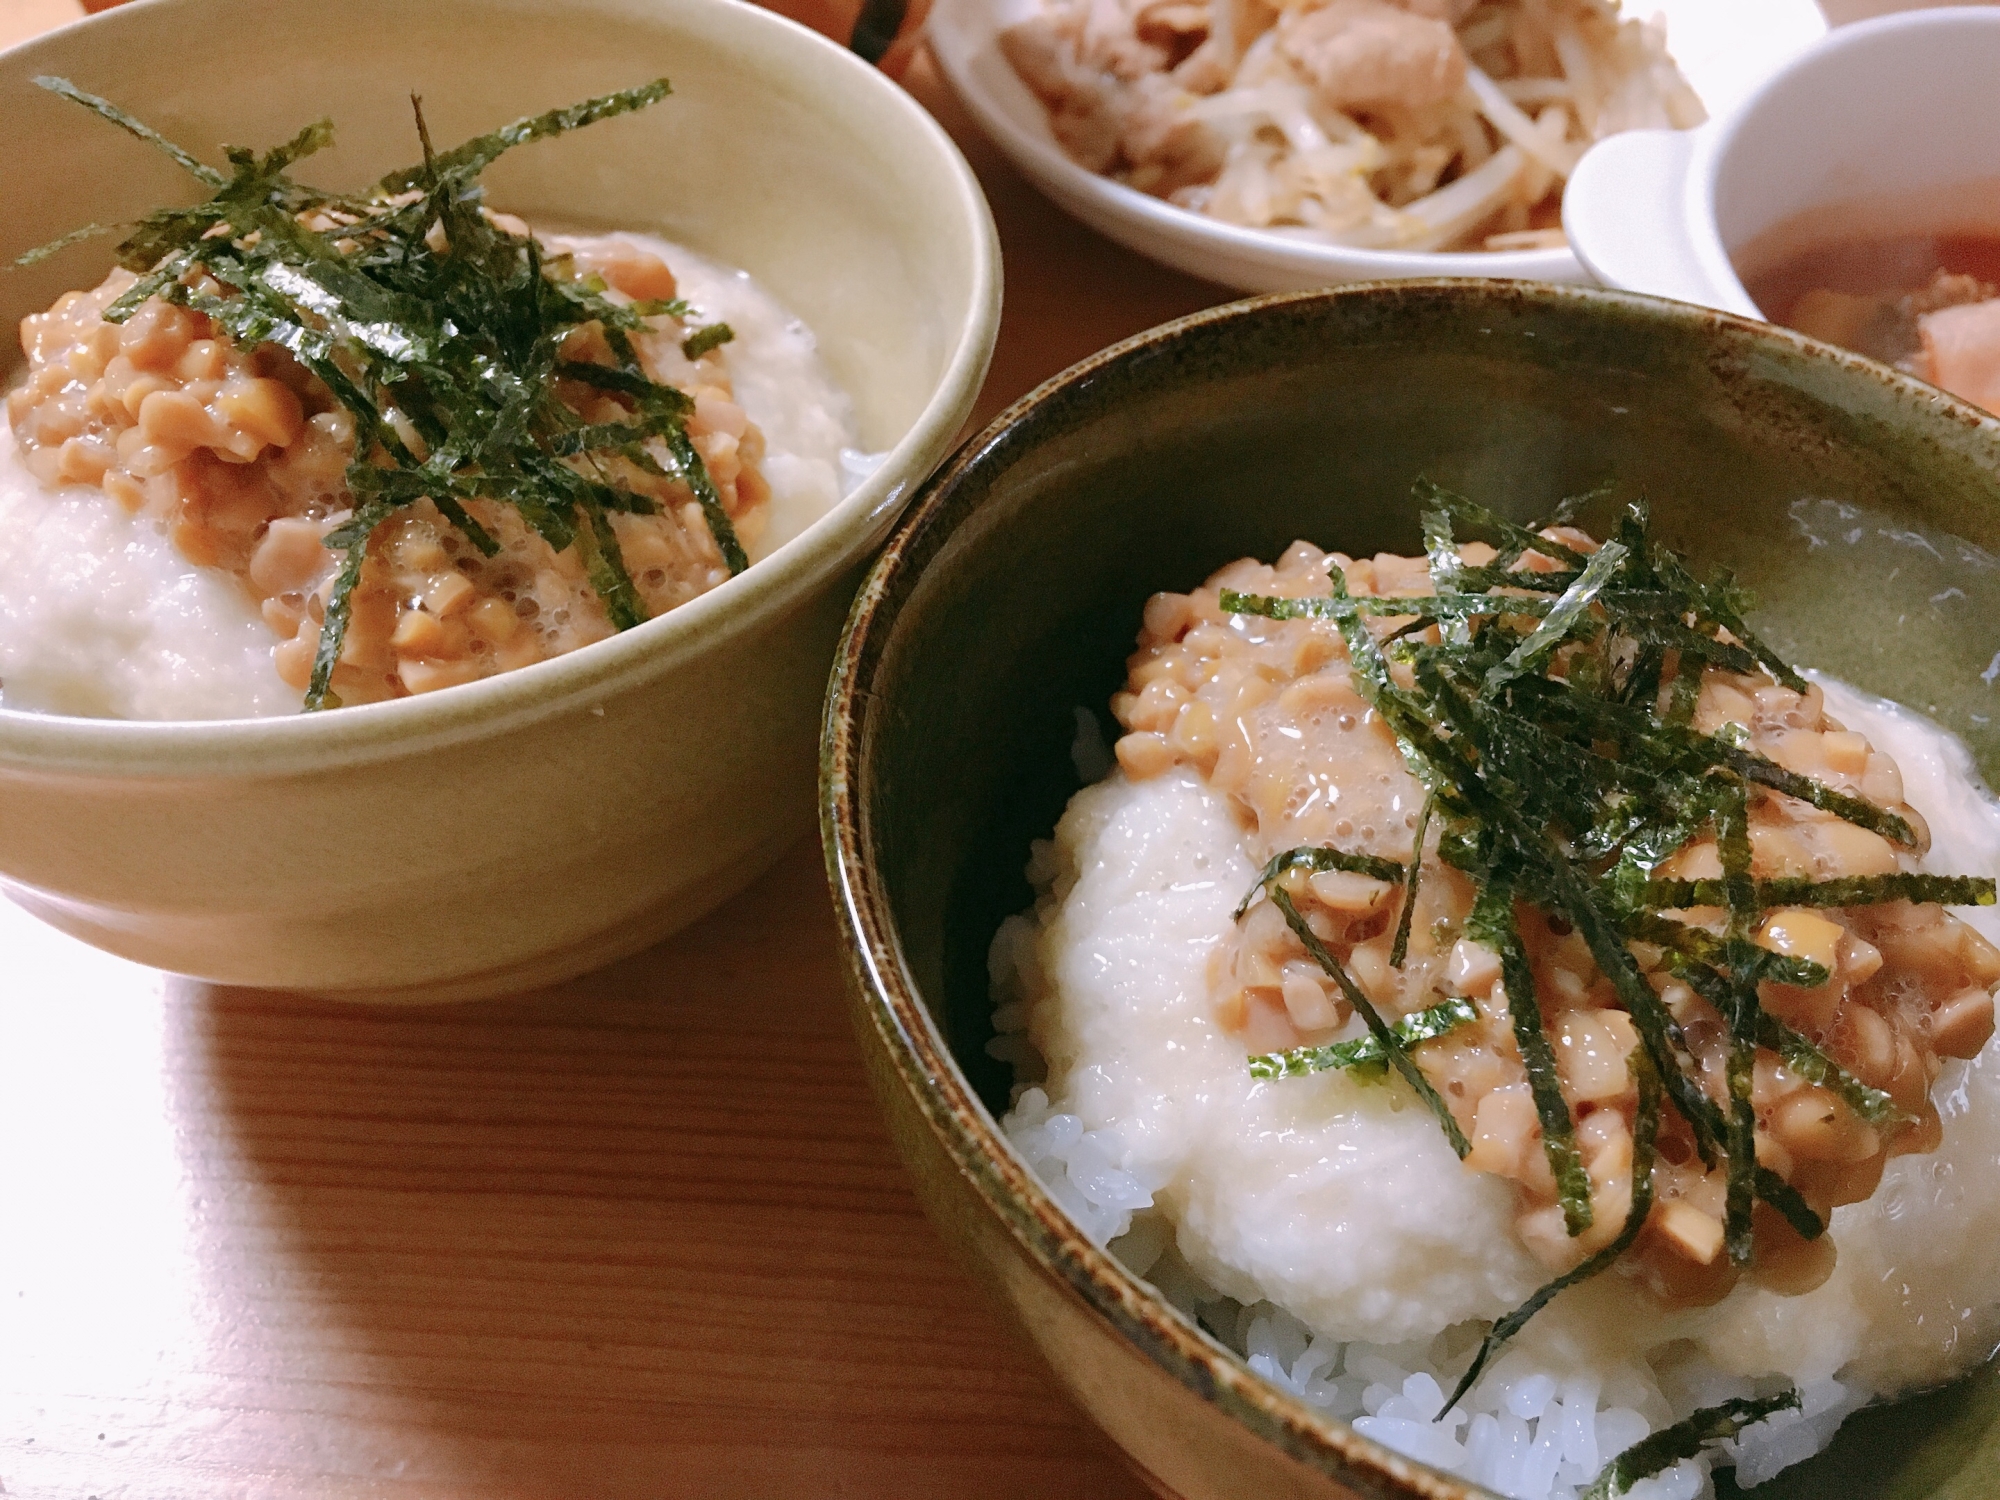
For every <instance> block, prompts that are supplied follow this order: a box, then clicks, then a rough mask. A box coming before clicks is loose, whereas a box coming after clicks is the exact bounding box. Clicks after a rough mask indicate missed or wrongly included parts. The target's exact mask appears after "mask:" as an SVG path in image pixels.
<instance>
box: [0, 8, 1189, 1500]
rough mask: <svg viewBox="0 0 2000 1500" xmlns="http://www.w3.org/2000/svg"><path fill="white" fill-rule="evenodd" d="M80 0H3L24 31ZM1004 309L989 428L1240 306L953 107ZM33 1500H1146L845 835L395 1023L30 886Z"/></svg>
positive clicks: (13, 1247)
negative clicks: (919, 1199) (987, 1228)
mask: <svg viewBox="0 0 2000 1500" xmlns="http://www.w3.org/2000/svg"><path fill="white" fill-rule="evenodd" d="M74 14H76V3H75V0H0V42H6V43H11V42H12V41H14V40H17V39H19V38H20V37H23V36H27V35H31V34H33V33H34V32H35V31H36V30H39V29H40V28H41V27H44V26H47V25H53V24H56V23H57V22H59V21H61V20H64V19H68V18H70V17H71V16H73V15H74ZM909 83H910V86H911V87H912V89H913V90H914V91H915V92H916V93H917V94H918V95H919V96H920V97H921V98H922V99H923V100H924V101H925V103H926V104H928V105H930V106H931V107H932V108H933V109H935V110H936V111H937V113H938V114H939V115H940V116H941V117H942V118H943V119H944V121H945V123H946V124H947V125H948V126H949V127H950V128H951V130H952V132H953V133H954V135H956V136H957V138H958V139H959V141H960V142H961V143H962V144H963V145H964V146H965V148H966V152H967V154H968V156H970V157H971V158H972V160H973V163H974V165H975V166H976V167H977V168H978V170H979V174H980V177H981V179H982V180H983V181H984V183H985V185H986V190H987V192H988V194H989V195H990V197H991V199H992V202H993V208H994V212H995V214H996V215H997V217H998V219H999V222H1000V233H1001V239H1002V241H1003V243H1004V244H1005V246H1006V255H1007V272H1008V290H1007V317H1006V321H1005V324H1004V326H1003V329H1002V332H1001V338H1000V349H999V354H998V357H997V358H996V360H995V362H994V366H993V373H992V376H991V378H990V379H989V381H988V382H987V385H986V389H985V391H984V392H983V394H982V396H981V399H980V405H979V410H978V414H977V417H976V420H977V421H980V422H983V421H984V420H985V418H986V417H987V416H988V415H990V414H991V413H993V412H995V411H997V410H998V409H999V408H1000V407H1001V406H1002V405H1004V404H1005V403H1006V402H1007V401H1009V400H1011V399H1012V398H1013V397H1015V396H1016V395H1018V394H1020V393H1021V392H1023V391H1025V390H1027V389H1028V388H1029V387H1030V386H1032V385H1033V384H1034V383H1035V382H1036V381H1038V380H1040V379H1042V378H1043V377H1045V376H1047V375H1049V374H1052V373H1054V372H1055V371H1057V370H1059V369H1061V368H1062V367H1063V366H1065V365H1067V364H1069V363H1071V362H1072V361H1073V360H1075V359H1077V358H1079V357H1081V356H1082V355H1084V354H1087V353H1089V352H1091V351H1092V350H1094V349H1096V348H1098V347H1100V346H1101V345H1103V344H1106V343H1108V342H1110V341H1112V340H1113V339H1116V338H1119V337H1122V336H1124V335H1126V334H1128V333H1132V332H1135V331H1137V330H1139V329H1141V328H1144V327H1147V326H1149V325H1150V324H1153V323H1156V322H1159V321H1161V320H1162V319H1165V318H1168V317H1172V316H1175V315H1177V314H1180V313H1183V312H1187V311H1190V310H1193V309H1195V308H1198V307H1202V306H1205V305H1207V304H1209V303H1211V302H1214V301H1219V300H1222V299H1223V298H1224V297H1225V296H1226V294H1225V293H1223V292H1221V291H1220V290H1219V289H1217V288H1213V287H1209V286H1205V285H1202V284H1200V283H1198V282H1194V281H1190V280H1187V279H1185V278H1181V277H1177V276H1174V275H1171V274H1170V273H1167V272H1165V271H1162V270H1159V269H1158V268H1156V267H1153V266H1151V265H1149V264H1147V263H1146V262H1144V261H1141V260H1138V259H1137V258H1135V257H1133V256H1130V255H1127V254H1125V253H1124V252H1122V251H1119V250H1116V249H1114V248H1113V247H1111V246H1110V245H1108V244H1106V243H1105V242H1103V241H1101V240H1099V239H1097V238H1096V237H1095V236H1093V235H1091V234H1089V233H1088V232H1086V231H1085V230H1083V229H1082V228H1081V227H1079V226H1078V225H1076V224H1074V223H1071V222H1070V221H1069V220H1067V219H1065V218H1063V217H1061V216H1060V215H1059V214H1057V213H1056V212H1055V211H1054V210H1053V209H1051V208H1049V207H1048V206H1047V205H1046V204H1045V203H1044V202H1043V201H1042V200H1041V199H1040V198H1039V197H1038V196H1037V195H1036V194H1035V193H1034V192H1033V191H1032V190H1031V189H1029V188H1028V187H1027V186H1026V185H1025V184H1024V183H1023V182H1021V180H1020V179H1019V178H1017V177H1016V176H1015V175H1014V174H1013V173H1012V172H1011V171H1010V170H1009V169H1008V168H1006V167H1005V166H1004V165H1003V164H1002V163H1001V162H1000V160H999V159H998V157H997V156H996V155H995V153H993V152H992V151H991V150H990V149H989V148H987V147H986V146H985V144H984V143H983V142H982V141H981V140H980V139H979V138H978V137H977V135H976V133H975V132H974V130H973V129H972V127H971V126H970V124H969V123H968V122H967V121H965V120H964V119H963V118H962V116H961V115H960V114H959V113H958V112H957V111H956V110H955V109H954V108H953V107H952V106H951V104H950V102H949V101H948V100H947V99H946V98H945V97H944V96H943V94H942V91H941V90H940V88H939V86H938V83H937V80H936V79H935V77H934V75H932V74H931V72H930V71H929V69H928V67H927V65H926V64H925V62H924V61H923V60H922V59H920V60H919V62H918V64H917V66H916V68H915V69H914V70H913V72H912V74H911V75H910V78H909ZM0 955H4V958H3V959H0V963H4V978H0V1494H4V1495H7V1496H14V1497H20V1496H33V1497H36V1500H86V1497H101V1500H224V1497H228V1500H262V1497H267V1496H270V1497H292V1496H301V1497H303V1496H312V1497H335V1496H339V1497H346V1496H355V1497H359V1496H368V1497H396V1500H404V1497H409V1500H416V1497H467V1500H471V1497H478V1500H486V1497H501V1496H506V1497H549V1500H618V1497H627V1496H630V1497H661V1496H678V1495H702V1496H746V1497H749V1496H758V1497H763V1496H779V1495H800V1496H808V1495H809V1496H814V1497H819V1496H848V1497H856V1500H865V1497H876V1496H881V1497H888V1496H895V1497H898V1500H916V1497H922V1496H932V1495H935V1496H940V1497H952V1500H980V1497H986V1496H992V1497H1002V1496H1006V1497H1018V1496H1026V1495H1033V1496H1036V1497H1041V1500H1069V1497H1075V1500H1083V1497H1092V1500H1137V1497H1138V1496H1140V1494H1141V1493H1142V1491H1141V1490H1140V1489H1139V1487H1138V1485H1137V1484H1136V1483H1135V1482H1134V1481H1133V1480H1131V1479H1130V1478H1129V1477H1127V1476H1126V1474H1125V1473H1124V1471H1123V1469H1122V1468H1120V1466H1119V1465H1118V1462H1117V1460H1116V1458H1115V1457H1114V1456H1113V1454H1112V1453H1111V1451H1110V1449H1109V1447H1108V1445H1107V1444H1106V1443H1105V1442H1104V1441H1103V1440H1102V1439H1100V1438H1099V1437H1098V1436H1097V1435H1096V1434H1095V1432H1094V1431H1092V1430H1090V1429H1089V1428H1087V1427H1086V1426H1085V1425H1084V1423H1083V1422H1082V1420H1081V1419H1080V1418H1079V1417H1078V1416H1077V1415H1076V1414H1075V1413H1074V1412H1073V1411H1072V1410H1071V1409H1070V1408H1069V1407H1068V1406H1067V1405H1066V1404H1065V1403H1064V1402H1063V1401H1062V1400H1061V1399H1059V1398H1058V1397H1057V1396H1056V1395H1055V1393H1054V1392H1053V1390H1052V1389H1051V1388H1050V1387H1049V1385H1048V1384H1047V1383H1046V1382H1045V1380H1044V1378H1043V1376H1042V1374H1041V1373H1040V1371H1039V1369H1038V1368H1037V1367H1036V1366H1035V1364H1034V1363H1033V1360H1032V1358H1031V1357H1030V1356H1029V1355H1028V1354H1027V1353H1026V1352H1025V1350H1024V1348H1023V1347H1021V1346H1018V1345H1017V1344H1016V1343H1015V1342H1014V1340H1013V1337H1012V1336H1011V1335H1010V1334H1009V1333H1008V1332H1007V1331H1006V1330H1005V1329H1004V1328H1003V1327H1002V1326H1001V1324H1000V1322H999V1320H998V1319H997V1318H996V1317H995V1315H994V1314H993V1313H992V1312H991V1311H990V1310H989V1308H988V1307H987V1306H986V1304H985V1303H984V1302H983V1301H982V1300H981V1297H980V1294H979V1293H978V1292H977V1291H976V1290H975V1289H974V1287H973V1286H972V1285H971V1284H970V1283H969V1282H968V1281H967V1280H965V1279H964V1278H963V1277H962V1276H961V1275H960V1273H959V1272H958V1271H957V1270H956V1269H955V1268H954V1267H953V1266H952V1265H951V1264H950V1263H948V1262H947V1261H946V1260H945V1259H944V1255H943V1250H942V1247H941V1246H940V1244H939V1242H938V1240H937V1239H936V1237H935V1236H934V1235H933V1233H932V1231H931V1229H930V1227H929V1226H928V1225H927V1224H926V1223H925V1222H924V1220H923V1219H922V1217H921V1216H920V1215H919V1213H918V1211H917V1207H916V1204H915V1202H914V1201H913V1199H912V1198H911V1195H910V1192H909V1189H908V1187H907V1186H906V1184H905V1181H904V1177H903V1173H902V1169H901V1168H900V1166H899V1165H898V1163H897V1162H896V1160H895V1158H894V1156H893V1155H892V1154H891V1151H890V1148H889V1142H888V1140H887V1138H886V1136H885V1135H884V1133H883V1131H882V1128H881V1126H880V1124H879V1122H878V1120H877V1117H876V1112H875V1107H874V1103H873V1101H872V1100H871V1099H870V1097H869V1095H868V1092H867V1088H866V1086H865V1084H864V1082H863V1079H862V1074H861V1069H860V1066H859V1059H858V1056H857V1053H856V1051H855V1047H854V1043H853V1041H852V1040H851V1039H850V1037H849V1034H848V1028H847V1022H846V1020H845V1017H844V1015H843V1012H842V1001H841V997H840V994H839V988H840V978H839V954H838V952H837V950H836V939H835V934H834V928H833V920H832V913H831V910H830V908H829V905H828V902H827V896H826V891H825V888H824V884H823V880H822V876H821V873H820V862H819V851H818V849H817V848H816V847H814V846H813V845H811V844H801V845H799V846H798V847H797V848H796V849H794V850H792V851H791V853H790V854H789V855H788V856H787V857H786V859H785V860H784V862H783V864H782V865H781V866H780V867H779V868H778V869H777V870H775V871H774V872H773V873H772V874H771V875H770V876H769V877H767V878H766V879H764V880H763V881H762V882H760V883H759V884H758V885H757V886H756V887H755V888H754V889H752V890H751V891H750V892H748V893H747V894H745V895H744V896H742V897H740V898H739V899H737V900H736V901H734V902H732V903H730V904H729V905H728V906H727V907H725V908H724V909H723V910H721V911H720V912H718V913H717V914H716V915H715V916H713V917H711V918H710V919H708V920H707V921H705V922H703V923H701V924H700V925H699V926H698V927H696V928H695V929H693V930H692V931H690V932H687V933H685V934H683V935H682V936H680V937H678V938H676V939H674V940H673V941H671V942H669V943H666V944H664V945H662V946H661V947H659V948H656V949H655V950H653V951H652V952H650V953H646V954H643V955H641V956H640V957H638V958H635V959H632V960H630V961H628V962H626V963H622V964H619V965H617V966H616V967H614V968H612V969H609V970H606V971H604V972H602V973H599V974H595V975H592V976H590V977H589V978H587V979H583V980H579V981H576V982H574V983H572V984H569V985H565V986H562V987H561V988H558V989H554V990H550V991H546V992H542V993H539V994H534V995H530V996H526V997H523V998H520V999H517V1000H512V1001H507V1002H504V1003H494V1004H484V1005H473V1006H461V1007H456V1008H437V1009H422V1010H402V1011H381V1010H368V1009H356V1008H346V1007H341V1006H334V1005H307V1004H301V1003H299V1002H297V1001H294V1000H289V999H285V998H282V997H278V996H273V995H267V994H258V993H254V992H244V991H231V990H224V989H217V988H213V987H210V986H206V985H201V984H197V983H192V982H189V981H186V980H181V979H174V978H168V977H165V976H162V975H160V974H157V973H154V972H152V971H150V970H146V969H142V968H140V967H138V966H136V965H133V964H128V963H124V962H122V961H120V960H117V959H113V958H109V957H106V956H104V955H102V954H99V953H96V952H94V951H92V950H91V949H89V948H86V947H84V946H82V945H81V944H79V943H76V942H73V941H71V940H69V939H67V938H65V937H62V936H60V935H58V934H57V933H55V932H53V931H51V930H50V929H48V928H45V927H43V926H41V925H40V924H39V923H37V922H36V921H34V920H33V919H31V918H29V917H28V916H26V915H24V914H23V913H21V912H19V911H17V910H16V909H15V908H13V907H12V906H9V905H6V904H4V903H0Z"/></svg>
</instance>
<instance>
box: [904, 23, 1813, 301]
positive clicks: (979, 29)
mask: <svg viewBox="0 0 2000 1500" xmlns="http://www.w3.org/2000/svg"><path fill="white" fill-rule="evenodd" d="M1036 4H1037V0H937V3H936V6H935V8H934V9H933V10H932V12H931V17H930V43H931V49H932V51H933V52H934V53H935V54H936V56H937V60H938V65H939V67H940V69H941V70H942V71H943V73H944V76H945V79H946V81H947V82H949V83H950V85H951V87H952V90H953V92H955V93H956V94H957V95H958V97H959V99H960V100H961V101H962V102H963V103H964V105H965V107H966V109H967V110H968V111H969V112H970V113H971V115H972V117H973V118H974V119H976V120H977V121H978V122H979V126H980V128H981V129H982V130H984V131H985V132H986V133H987V135H988V136H990V137H991V138H992V139H993V141H994V143H995V144H996V145H998V146H999V147H1000V149H1001V150H1002V151H1003V152H1005V153H1006V154H1007V156H1008V158H1009V159H1010V160H1012V161H1013V163H1014V165H1015V166H1016V167H1017V168H1018V169H1019V170H1020V172H1021V174H1022V175H1023V176H1024V177H1026V178H1027V179H1028V180H1029V181H1030V182H1032V183H1034V184H1035V186H1036V187H1038V188H1040V189H1041V190H1042V192H1044V193H1046V194H1047V195H1048V196H1049V197H1050V198H1052V199H1053V200H1054V201H1055V202H1056V203H1057V204H1058V205H1060V206H1061V207H1062V208H1064V209H1066V210H1067V211H1068V212H1070V213H1071V214H1074V215H1075V216H1076V217H1077V218H1079V219H1081V220H1083V222H1084V223H1086V224H1088V225H1090V227H1091V228H1093V229H1095V230H1097V231H1098V232H1099V233H1100V234H1104V235H1107V236H1108V237H1110V238H1111V239H1114V240H1116V241H1118V243H1119V244H1121V245H1124V246H1126V247H1127V248H1128V249H1132V250H1136V251H1137V252H1138V253H1139V254H1141V255H1144V256H1147V257H1148V258H1150V259H1152V260H1157V261H1160V262H1161V263H1163V264H1165V265H1169V266H1172V267H1174V268H1175V269H1176V270H1181V271H1186V272H1188V273H1190V274H1191V275H1195V276H1204V277H1207V278H1208V279H1209V280H1211V281H1218V282H1221V283H1222V284H1223V285H1224V286H1229V287H1235V288H1237V289H1238V290H1241V291H1246V292H1280V291H1294V290H1299V289H1302V288H1307V287H1316V286H1326V285H1328V284H1329V283H1332V282H1339V281H1371V280H1376V279H1378V278H1384V277H1408V276H1514V277H1522V278H1525V279H1528V280H1534V281H1585V280H1588V279H1589V278H1588V277H1587V276H1586V275H1585V273H1584V270H1583V268H1582V266H1581V265H1579V264H1578V262H1577V259H1576V257H1575V256H1574V255H1572V254H1571V253H1570V251H1569V250H1568V249H1567V248H1562V249H1554V250H1500V251H1455V252H1452V251H1421V250H1356V249H1351V248H1349V247H1347V246H1344V245H1332V244H1326V243H1321V242H1314V241H1310V240H1306V239H1303V238H1297V237H1294V236H1292V235H1288V234H1285V233H1281V232H1279V231H1276V230H1267V229H1245V228H1243V227H1241V226H1239V225H1234V224H1225V223H1222V222H1221V221H1220V220H1217V219H1210V218H1207V217H1205V216H1203V215H1201V214H1196V213H1191V212H1189V211H1188V210H1186V209H1181V208H1175V207H1174V206H1173V205H1172V204H1170V203H1167V202H1166V201H1165V200H1163V199H1160V198H1154V197H1150V196H1148V195H1147V194H1145V193H1142V192H1139V191H1138V190H1137V189H1136V188H1129V187H1127V186H1125V185H1124V184H1123V183H1120V182H1114V181H1112V180H1111V179H1110V178H1108V177H1100V176H1099V175H1098V174H1097V173H1095V172H1090V171H1086V170H1085V169H1084V168H1082V167H1080V166H1078V165H1077V164H1076V163H1075V162H1073V161H1071V160H1070V159H1069V157H1067V156H1066V155H1064V154H1063V151H1062V148H1061V147H1059V146H1058V145H1057V144H1056V142H1055V137H1054V136H1053V135H1052V134H1051V133H1050V130H1049V122H1048V113H1047V111H1046V110H1044V109H1043V108H1042V104H1041V101H1040V100H1038V99H1037V98H1036V97H1035V96H1034V94H1033V93H1031V92H1030V91H1029V89H1028V86H1027V85H1026V84H1025V83H1023V82H1022V81H1021V79H1020V77H1019V76H1018V75H1017V74H1016V73H1015V72H1014V69H1013V67H1012V66H1011V65H1010V64H1009V63H1008V62H1007V59H1006V58H1005V57H1004V56H1003V55H1002V54H1001V52H1000V47H999V41H998V38H999V34H1000V32H1001V31H1002V30H1003V29H1004V28H1005V27H1007V26H1009V25H1012V24H1013V23H1014V22H1016V21H1019V20H1022V19H1024V18H1025V17H1026V16H1027V15H1028V14H1029V13H1030V12H1031V11H1032V10H1033V9H1034V8H1035V6H1036ZM1632 8H1633V9H1638V8H1639V7H1632ZM1653 9H1655V10H1657V11H1658V12H1659V13H1660V14H1662V15H1664V16H1665V17H1666V19H1667V39H1668V44H1669V46H1670V48H1671V49H1672V51H1673V53H1674V56H1675V57H1676V58H1677V59H1678V60H1679V61H1680V63H1681V68H1682V71H1683V72H1684V73H1685V74H1686V75H1687V78H1688V82H1689V83H1691V84H1692V85H1693V86H1694V90H1695V92H1696V93H1697V94H1699V95H1700V96H1701V100H1702V102H1703V103H1704V104H1705V105H1706V106H1707V107H1708V110H1709V113H1710V114H1717V113H1719V112H1721V111H1723V110H1726V109H1727V108H1728V107H1729V106H1730V105H1731V104H1733V103H1734V102H1735V101H1736V100H1737V99H1739V98H1741V97H1742V96H1743V95H1744V94H1745V93H1747V92H1748V91H1749V89H1750V87H1751V86H1752V85H1753V84H1754V83H1756V82H1757V80H1759V79H1760V78H1762V77H1764V76H1765V75H1766V74H1768V73H1769V72H1771V71H1772V70H1773V69H1774V68H1776V67H1778V66H1779V65H1780V64H1781V63H1783V62H1784V61H1785V60H1786V59H1788V58H1789V57H1791V56H1792V54H1793V53H1795V52H1797V51H1798V50H1799V49H1800V48H1802V47H1804V46H1806V45H1807V44H1808V43H1810V42H1811V41H1813V39H1814V38H1816V37H1818V36H1820V35H1821V34H1822V33H1824V32H1825V30H1826V20H1825V17H1824V16H1822V15H1821V13H1820V10H1819V7H1818V6H1817V5H1815V4H1814V3H1813V0H1659V3H1658V4H1657V5H1656V6H1654V7H1653Z"/></svg>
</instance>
